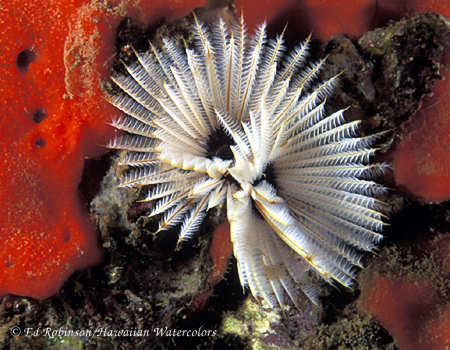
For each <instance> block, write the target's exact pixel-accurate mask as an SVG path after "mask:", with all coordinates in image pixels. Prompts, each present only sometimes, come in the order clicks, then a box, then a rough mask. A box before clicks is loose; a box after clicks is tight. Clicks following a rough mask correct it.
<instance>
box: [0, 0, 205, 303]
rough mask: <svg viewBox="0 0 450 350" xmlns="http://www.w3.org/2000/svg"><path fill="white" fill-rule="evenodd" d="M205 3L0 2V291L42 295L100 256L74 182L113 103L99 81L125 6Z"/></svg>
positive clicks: (102, 135) (152, 14)
mask: <svg viewBox="0 0 450 350" xmlns="http://www.w3.org/2000/svg"><path fill="white" fill-rule="evenodd" d="M203 3H204V0H202V1H200V0H197V1H194V0H192V1H187V2H178V1H176V0H173V1H169V2H166V1H152V2H148V1H133V2H131V1H115V2H114V1H111V2H108V3H107V4H106V3H105V2H100V1H95V0H92V1H86V0H59V1H57V0H51V1H45V2H41V1H37V0H36V1H27V2H24V1H18V0H6V1H3V2H2V5H1V7H0V62H1V63H0V96H1V97H0V111H1V114H0V159H1V166H0V179H1V180H0V181H1V184H0V201H1V207H0V295H2V294H6V293H12V294H19V295H25V296H32V297H35V298H39V299H43V298H46V297H48V296H50V295H52V294H54V293H55V292H57V290H58V289H59V288H60V287H61V285H62V283H63V282H64V280H65V279H66V278H67V277H68V276H69V275H70V274H71V273H72V272H73V271H74V270H77V269H81V268H84V267H87V266H91V265H93V264H96V263H98V262H99V261H100V260H101V250H100V248H99V246H98V243H97V237H96V234H95V230H94V229H93V227H92V225H91V223H90V222H89V220H88V216H87V212H86V210H85V209H84V208H83V207H82V204H81V202H80V199H79V197H78V193H77V187H78V184H79V182H80V180H81V174H82V169H83V159H84V158H85V157H89V156H93V155H98V154H100V153H101V152H103V151H104V150H103V149H102V148H101V147H100V146H99V145H101V144H105V143H106V140H107V138H108V137H109V136H110V134H111V130H110V129H109V128H108V127H107V124H106V123H107V122H108V121H109V119H110V118H111V116H114V115H117V114H118V113H119V112H118V111H116V110H114V109H113V107H111V106H110V104H109V103H107V102H106V101H105V99H104V93H103V92H102V91H101V89H100V85H101V84H100V83H101V79H106V78H107V75H108V63H109V62H110V60H111V58H112V57H113V55H114V50H115V48H114V40H115V39H114V38H115V29H116V27H117V24H118V23H119V21H120V20H121V19H122V18H123V17H124V16H125V15H127V14H129V15H131V16H133V14H135V18H137V19H138V20H141V21H143V22H145V21H147V20H155V19H168V20H170V19H174V18H176V17H180V16H183V15H186V14H188V13H189V11H190V10H191V9H192V8H193V7H194V6H200V5H202V4H203ZM141 4H142V6H141Z"/></svg>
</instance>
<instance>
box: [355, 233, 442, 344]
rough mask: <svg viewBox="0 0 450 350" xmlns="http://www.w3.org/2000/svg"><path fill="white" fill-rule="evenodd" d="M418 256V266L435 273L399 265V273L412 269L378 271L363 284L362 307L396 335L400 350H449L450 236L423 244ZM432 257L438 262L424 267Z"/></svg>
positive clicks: (417, 252)
mask: <svg viewBox="0 0 450 350" xmlns="http://www.w3.org/2000/svg"><path fill="white" fill-rule="evenodd" d="M414 254H415V258H414V259H415V260H414V261H415V262H416V263H417V266H420V267H421V268H422V269H423V268H424V266H426V267H427V268H432V269H433V271H429V270H413V269H412V268H410V267H409V268H408V267H407V266H399V271H400V269H402V268H403V269H410V270H407V271H408V273H403V274H399V275H397V274H396V273H391V274H384V275H381V274H380V273H377V272H374V273H373V274H372V275H370V279H369V280H368V281H367V282H366V283H363V284H362V285H361V297H360V303H359V305H360V307H361V308H362V309H363V310H364V311H366V312H369V313H370V314H371V315H372V316H373V317H375V318H376V319H377V320H378V321H379V322H380V323H381V324H382V325H383V326H384V327H385V328H386V329H387V330H388V331H389V333H390V334H392V336H393V337H394V339H395V341H396V342H397V344H398V346H399V347H400V349H409V350H442V349H447V348H449V347H450V307H449V305H448V300H447V299H448V298H446V295H448V287H447V286H446V285H445V281H447V280H448V276H449V275H450V264H449V261H450V260H449V259H450V236H449V235H448V233H447V234H437V235H436V238H435V239H433V240H432V241H429V242H426V243H425V244H423V243H422V246H421V248H420V250H418V251H416V252H415V253H414ZM431 256H432V257H433V259H434V262H433V263H432V264H430V262H428V263H426V264H424V263H423V261H424V260H427V259H429V257H431ZM437 276H439V277H438V278H437ZM437 279H439V280H437Z"/></svg>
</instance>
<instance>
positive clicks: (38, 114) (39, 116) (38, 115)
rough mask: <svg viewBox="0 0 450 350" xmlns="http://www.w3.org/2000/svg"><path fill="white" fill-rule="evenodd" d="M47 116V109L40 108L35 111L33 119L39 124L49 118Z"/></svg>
mask: <svg viewBox="0 0 450 350" xmlns="http://www.w3.org/2000/svg"><path fill="white" fill-rule="evenodd" d="M47 116H48V113H47V110H46V109H45V108H42V107H38V108H36V109H35V110H34V112H33V116H32V118H33V121H34V122H35V123H36V124H39V123H40V122H42V121H43V120H44V119H45V118H47Z"/></svg>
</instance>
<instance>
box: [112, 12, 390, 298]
mask: <svg viewBox="0 0 450 350" xmlns="http://www.w3.org/2000/svg"><path fill="white" fill-rule="evenodd" d="M194 18H195V25H194V33H195V47H194V48H185V49H181V48H179V47H178V46H177V45H176V44H175V43H174V42H173V41H172V40H170V39H169V38H165V39H164V41H163V48H162V49H161V50H160V49H158V48H156V47H154V46H153V45H152V44H151V43H150V49H149V50H148V51H147V52H135V55H136V61H135V62H133V63H128V64H125V63H124V68H125V71H126V72H125V73H116V74H114V75H113V76H112V78H111V79H112V81H113V82H114V83H115V85H117V87H118V88H120V92H119V93H114V94H110V96H108V98H109V100H110V101H111V103H112V104H114V105H115V106H116V107H117V108H119V109H120V110H122V111H123V112H124V113H125V114H124V116H122V117H120V118H118V119H116V120H114V121H113V123H112V124H113V126H114V127H116V128H117V129H120V130H123V131H125V133H123V134H122V135H121V136H118V137H117V138H115V139H114V140H113V141H111V143H110V144H109V147H111V148H114V149H120V150H126V152H124V155H123V156H122V158H121V159H120V161H119V164H121V165H124V166H128V167H129V170H128V171H127V172H126V173H125V175H124V176H123V178H122V180H121V185H120V186H123V187H128V186H148V187H149V191H148V193H147V196H146V198H145V199H143V201H151V202H154V205H153V207H152V210H151V212H150V214H149V215H150V216H155V215H158V214H162V218H161V220H160V222H159V230H165V229H168V228H171V227H174V226H176V225H180V233H179V243H180V242H182V241H184V240H186V239H188V238H190V237H191V236H192V235H193V233H195V231H197V230H198V228H199V226H200V224H201V222H202V221H203V219H204V217H205V215H206V212H207V211H208V210H209V209H210V208H213V207H216V206H217V205H219V204H221V203H224V202H225V203H226V207H227V217H228V220H229V222H230V232H231V239H232V242H233V250H234V255H235V257H236V260H237V264H238V271H239V278H240V281H241V284H242V286H243V287H249V289H250V290H251V293H252V294H253V295H254V296H255V297H261V298H263V299H264V300H266V301H267V302H268V303H269V304H270V305H271V306H272V307H276V306H277V305H280V306H281V307H283V306H284V305H286V304H288V303H289V300H291V301H292V302H293V303H294V304H295V305H297V300H298V298H299V297H300V296H301V292H300V291H302V292H303V293H304V294H305V295H306V296H307V297H308V298H310V299H311V300H312V301H313V302H314V303H317V302H318V293H317V291H316V290H315V288H314V287H313V285H312V284H311V281H310V279H309V278H308V275H307V274H306V272H307V271H308V270H310V269H312V270H314V271H316V272H318V273H319V275H320V276H322V277H323V278H324V279H325V280H326V281H328V282H332V281H336V282H338V283H340V284H342V285H344V286H350V285H351V284H352V280H353V278H354V277H355V271H354V270H355V269H354V267H355V266H361V265H362V263H361V256H362V254H361V252H362V251H364V250H365V251H372V250H373V249H374V247H375V246H376V244H377V242H378V241H379V240H380V239H381V238H382V235H381V230H382V226H383V217H384V215H383V214H382V213H381V209H382V208H383V206H384V203H383V202H382V201H380V200H378V199H375V198H374V195H375V194H377V193H381V192H383V191H384V190H385V189H384V188H383V186H381V185H378V184H377V183H375V182H373V181H371V180H370V179H371V178H372V177H373V176H374V175H375V174H376V173H377V172H378V171H379V170H382V168H383V167H384V165H383V164H370V163H369V159H370V158H371V156H372V155H373V153H374V152H375V149H373V148H370V145H371V144H372V143H373V141H374V140H375V139H376V138H377V136H378V135H372V136H366V137H357V136H356V131H357V129H358V125H359V123H360V122H359V121H353V122H349V123H345V121H344V118H343V112H344V110H339V111H337V112H335V113H333V114H331V115H329V116H326V115H325V113H324V106H325V99H326V96H327V95H329V94H330V93H331V91H332V89H333V85H334V83H335V80H336V77H333V78H331V79H329V80H327V81H325V82H321V83H317V82H316V80H317V75H318V72H319V70H320V69H321V67H322V66H323V65H324V60H321V61H319V62H316V63H313V64H311V63H307V62H306V61H305V57H306V55H307V51H308V43H309V38H307V39H306V41H305V42H304V43H303V44H301V45H299V46H298V47H296V48H295V49H294V50H293V51H292V52H290V53H289V54H284V50H285V48H284V45H283V36H282V35H281V36H278V37H277V38H275V39H267V38H266V30H265V24H264V23H263V24H262V25H261V26H260V27H259V28H258V30H257V31H256V33H255V35H254V36H252V37H251V36H249V35H248V34H247V32H246V28H245V24H244V20H243V18H242V17H241V20H240V22H239V23H238V24H236V25H232V26H228V25H227V24H226V23H225V22H224V21H223V20H219V21H217V23H216V24H215V25H213V26H212V28H211V30H210V29H208V28H207V27H206V26H205V25H204V24H202V23H201V22H200V21H199V20H198V19H197V18H196V17H195V16H194ZM149 185H151V186H149ZM298 287H300V288H298Z"/></svg>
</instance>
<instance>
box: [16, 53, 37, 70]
mask: <svg viewBox="0 0 450 350" xmlns="http://www.w3.org/2000/svg"><path fill="white" fill-rule="evenodd" d="M36 58H37V54H36V52H34V51H33V50H30V49H26V50H23V51H20V52H19V54H18V55H17V58H16V66H17V68H19V70H20V71H21V72H22V73H26V72H27V71H28V66H29V65H30V63H31V62H34V61H35V60H36Z"/></svg>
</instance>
